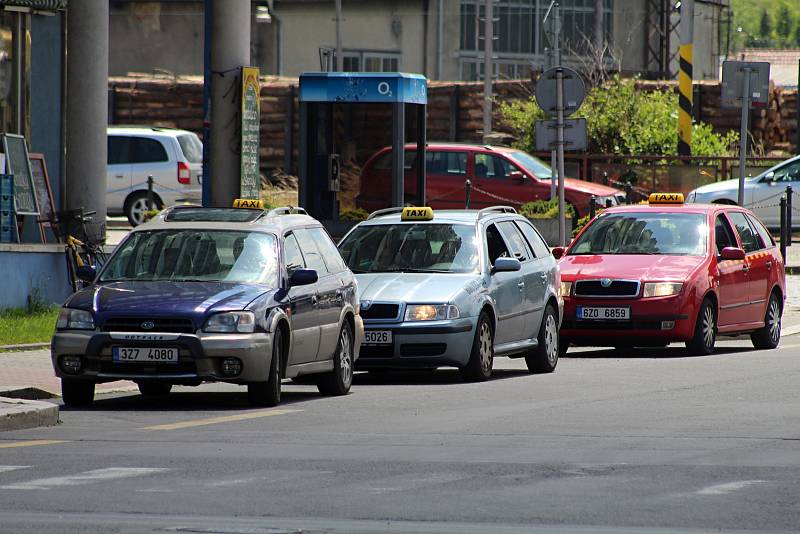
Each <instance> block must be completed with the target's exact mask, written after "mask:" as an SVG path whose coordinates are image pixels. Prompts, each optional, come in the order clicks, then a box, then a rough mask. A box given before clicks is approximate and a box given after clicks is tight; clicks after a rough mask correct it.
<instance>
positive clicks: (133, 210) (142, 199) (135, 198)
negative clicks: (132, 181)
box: [124, 191, 164, 226]
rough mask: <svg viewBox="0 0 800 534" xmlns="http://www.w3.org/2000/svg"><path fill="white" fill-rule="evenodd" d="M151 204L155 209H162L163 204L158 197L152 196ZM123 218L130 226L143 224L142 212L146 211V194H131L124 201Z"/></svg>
mask: <svg viewBox="0 0 800 534" xmlns="http://www.w3.org/2000/svg"><path fill="white" fill-rule="evenodd" d="M153 204H155V206H156V209H158V210H160V209H162V208H163V207H164V203H163V202H161V200H160V199H159V198H158V195H156V194H153ZM124 211H125V216H126V217H127V218H128V222H129V223H130V225H131V226H139V225H140V224H142V223H143V222H144V212H146V211H148V208H147V193H146V192H144V191H139V192H137V193H134V194H132V195H131V196H129V197H128V198H127V199H126V200H125V209H124Z"/></svg>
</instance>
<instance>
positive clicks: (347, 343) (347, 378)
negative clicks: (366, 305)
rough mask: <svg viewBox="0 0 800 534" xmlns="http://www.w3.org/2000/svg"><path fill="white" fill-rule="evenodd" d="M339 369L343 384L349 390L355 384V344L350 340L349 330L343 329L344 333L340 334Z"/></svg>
mask: <svg viewBox="0 0 800 534" xmlns="http://www.w3.org/2000/svg"><path fill="white" fill-rule="evenodd" d="M339 367H340V370H341V373H342V384H344V385H345V387H346V388H349V387H350V385H351V384H352V382H353V343H352V342H351V340H350V329H349V328H342V333H341V334H339Z"/></svg>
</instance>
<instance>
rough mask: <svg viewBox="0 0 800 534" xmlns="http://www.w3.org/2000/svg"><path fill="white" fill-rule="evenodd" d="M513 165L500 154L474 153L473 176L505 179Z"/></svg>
mask: <svg viewBox="0 0 800 534" xmlns="http://www.w3.org/2000/svg"><path fill="white" fill-rule="evenodd" d="M513 170H514V167H513V166H512V165H511V164H510V163H509V162H508V161H506V160H505V159H504V158H501V157H500V156H495V155H493V154H484V153H479V154H475V177H476V178H497V179H501V180H502V179H506V178H508V175H509V174H510V173H511V171H513Z"/></svg>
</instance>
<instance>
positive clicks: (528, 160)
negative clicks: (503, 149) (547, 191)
mask: <svg viewBox="0 0 800 534" xmlns="http://www.w3.org/2000/svg"><path fill="white" fill-rule="evenodd" d="M508 156H509V157H510V158H511V159H513V160H514V161H516V162H517V163H519V164H520V165H521V166H523V167H525V170H526V171H528V172H529V173H531V174H533V175H534V176H536V177H537V178H539V179H547V180H549V179H550V172H551V171H550V167H548V166H547V165H545V164H544V163H542V161H541V160H539V159H538V158H535V157H533V156H531V155H530V154H526V153H525V152H517V151H514V152H508Z"/></svg>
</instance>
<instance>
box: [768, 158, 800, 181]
mask: <svg viewBox="0 0 800 534" xmlns="http://www.w3.org/2000/svg"><path fill="white" fill-rule="evenodd" d="M772 179H773V181H775V182H797V181H800V161H795V162H793V163H788V164H786V165H784V166H783V167H781V168H780V169H778V170H776V171H775V176H774V177H773V178H772Z"/></svg>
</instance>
